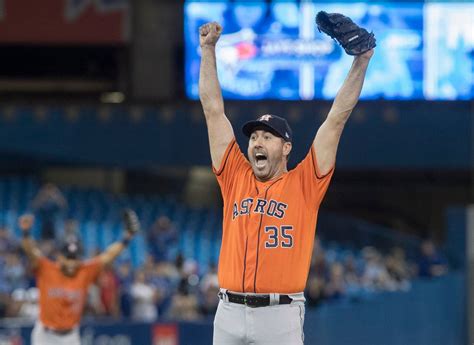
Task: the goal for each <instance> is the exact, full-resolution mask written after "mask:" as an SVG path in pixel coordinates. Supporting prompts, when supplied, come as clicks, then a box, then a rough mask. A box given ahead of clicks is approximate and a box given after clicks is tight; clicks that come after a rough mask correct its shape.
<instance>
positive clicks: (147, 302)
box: [131, 270, 159, 322]
mask: <svg viewBox="0 0 474 345" xmlns="http://www.w3.org/2000/svg"><path fill="white" fill-rule="evenodd" d="M131 297H132V300H133V305H132V318H133V319H135V320H140V321H150V322H153V321H155V320H156V319H157V318H158V310H157V308H156V302H157V300H158V297H159V296H158V293H157V291H156V289H154V288H153V286H151V284H149V283H147V281H146V276H145V272H144V271H143V270H139V271H137V272H136V273H135V280H134V282H133V285H132V288H131Z"/></svg>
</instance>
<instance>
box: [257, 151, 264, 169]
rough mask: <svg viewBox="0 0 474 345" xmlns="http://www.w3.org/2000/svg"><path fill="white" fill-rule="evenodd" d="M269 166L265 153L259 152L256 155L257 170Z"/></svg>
mask: <svg viewBox="0 0 474 345" xmlns="http://www.w3.org/2000/svg"><path fill="white" fill-rule="evenodd" d="M266 164H267V156H266V155H265V154H264V153H261V152H258V153H256V154H255V165H256V166H257V168H263V167H264V166H265V165H266Z"/></svg>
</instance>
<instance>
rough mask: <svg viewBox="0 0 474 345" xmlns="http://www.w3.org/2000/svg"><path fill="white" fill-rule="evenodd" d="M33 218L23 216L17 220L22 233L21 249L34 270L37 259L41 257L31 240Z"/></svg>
mask: <svg viewBox="0 0 474 345" xmlns="http://www.w3.org/2000/svg"><path fill="white" fill-rule="evenodd" d="M34 221H35V218H34V216H33V215H32V214H25V215H23V216H21V217H20V218H18V226H19V227H20V230H21V233H22V236H23V237H22V239H21V248H22V249H23V251H24V252H25V254H26V256H27V257H28V260H29V262H30V265H31V267H32V268H33V269H34V268H36V266H37V265H38V259H39V258H40V257H41V256H42V254H41V251H40V250H39V248H38V246H37V245H36V242H35V241H34V240H33V239H32V238H31V228H32V227H33V224H34Z"/></svg>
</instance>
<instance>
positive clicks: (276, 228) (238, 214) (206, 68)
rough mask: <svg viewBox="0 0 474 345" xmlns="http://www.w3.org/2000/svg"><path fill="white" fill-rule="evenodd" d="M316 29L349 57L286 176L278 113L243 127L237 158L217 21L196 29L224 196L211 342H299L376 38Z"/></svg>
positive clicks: (345, 27) (202, 89) (324, 16)
mask: <svg viewBox="0 0 474 345" xmlns="http://www.w3.org/2000/svg"><path fill="white" fill-rule="evenodd" d="M317 24H318V28H319V29H320V30H321V31H323V32H325V33H327V34H329V35H330V36H331V37H332V38H335V39H336V40H337V41H338V42H339V43H340V44H341V45H342V46H343V48H344V49H345V50H346V52H347V53H348V54H351V55H355V58H354V61H353V64H352V67H351V69H350V71H349V73H348V75H347V78H346V80H345V81H344V84H343V85H342V87H341V89H340V91H339V93H338V94H337V96H336V98H335V100H334V103H333V105H332V107H331V110H330V111H329V114H328V116H327V118H326V120H325V121H324V123H323V124H322V125H321V127H320V128H319V130H318V131H317V134H316V136H315V138H314V141H313V144H312V145H311V148H310V150H309V152H308V154H307V155H306V157H305V158H304V159H303V161H302V162H300V163H299V164H298V166H297V167H296V168H295V169H293V170H291V171H288V169H287V161H288V156H289V154H290V152H291V149H292V142H293V133H292V131H291V128H290V126H289V125H288V123H287V121H286V120H285V119H284V118H282V117H279V116H276V115H271V114H267V115H263V116H261V117H259V118H258V119H256V120H255V121H250V122H248V123H246V124H245V125H244V126H243V128H242V130H243V133H244V134H245V135H246V136H247V137H248V138H249V142H248V149H247V158H246V157H245V156H244V155H243V153H242V152H241V150H240V148H239V146H238V144H237V142H236V141H235V138H234V132H233V129H232V126H231V124H230V122H229V120H228V119H227V117H226V115H225V112H224V102H223V99H222V92H221V89H220V85H219V81H218V78H217V70H216V54H215V46H216V43H217V41H218V40H219V37H220V34H221V32H222V28H221V26H220V25H219V24H218V23H215V22H213V23H208V24H205V25H203V26H202V27H201V28H200V29H199V33H200V46H201V49H202V58H201V66H200V79H199V95H200V99H201V103H202V107H203V110H204V115H205V118H206V123H207V128H208V135H209V145H210V151H211V159H212V166H213V170H214V173H215V175H216V177H217V181H218V183H219V186H220V189H221V192H222V197H223V200H224V207H223V212H224V215H223V235H222V246H221V252H220V256H219V269H218V277H219V285H220V293H219V298H220V302H219V306H218V309H217V312H216V316H215V320H214V344H216V345H222V344H256V345H260V344H269V345H270V344H271V345H274V344H284V345H292V344H303V342H304V339H303V337H304V336H303V321H304V313H305V309H304V302H305V298H304V295H303V290H304V288H305V285H306V279H307V276H308V271H309V266H310V261H311V254H312V250H313V241H314V235H315V229H316V219H317V215H318V209H319V205H320V204H321V201H322V199H323V197H324V194H325V193H326V190H327V188H328V186H329V183H330V181H331V177H332V175H333V172H334V164H335V160H336V151H337V146H338V143H339V139H340V136H341V134H342V131H343V129H344V125H345V123H346V122H347V120H348V118H349V115H350V114H351V112H352V110H353V109H354V107H355V105H356V103H357V101H358V99H359V95H360V92H361V89H362V85H363V82H364V77H365V73H366V70H367V67H368V65H369V61H370V58H371V57H372V55H373V52H374V51H373V48H374V47H375V38H374V35H373V34H372V33H368V32H367V31H366V30H365V29H362V28H359V27H358V26H357V25H356V24H354V23H353V22H352V21H351V20H350V19H349V18H347V17H345V16H343V15H340V14H328V13H325V12H320V13H319V14H318V17H317Z"/></svg>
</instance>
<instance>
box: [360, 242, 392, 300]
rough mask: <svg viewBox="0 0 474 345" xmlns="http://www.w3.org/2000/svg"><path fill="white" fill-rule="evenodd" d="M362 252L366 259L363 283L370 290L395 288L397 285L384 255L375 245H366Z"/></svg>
mask: <svg viewBox="0 0 474 345" xmlns="http://www.w3.org/2000/svg"><path fill="white" fill-rule="evenodd" d="M362 254H363V256H364V259H365V261H366V263H365V268H364V273H363V274H362V284H363V286H364V288H365V289H367V290H369V291H378V290H395V289H396V286H395V284H394V282H393V281H392V279H391V278H390V275H389V274H388V272H387V269H386V267H385V265H384V264H383V261H382V255H381V254H380V253H379V252H378V251H377V250H376V249H375V248H373V247H365V248H364V249H363V250H362Z"/></svg>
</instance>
